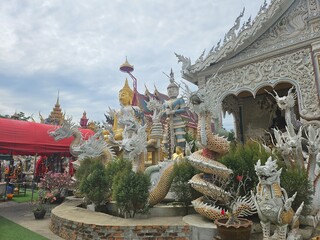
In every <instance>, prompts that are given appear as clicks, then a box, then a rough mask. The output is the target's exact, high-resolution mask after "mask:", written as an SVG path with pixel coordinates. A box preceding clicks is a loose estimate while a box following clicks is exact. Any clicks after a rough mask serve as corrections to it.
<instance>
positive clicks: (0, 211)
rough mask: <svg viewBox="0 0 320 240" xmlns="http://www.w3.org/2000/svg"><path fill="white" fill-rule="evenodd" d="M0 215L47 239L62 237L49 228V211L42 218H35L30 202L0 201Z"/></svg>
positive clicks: (58, 239)
mask: <svg viewBox="0 0 320 240" xmlns="http://www.w3.org/2000/svg"><path fill="white" fill-rule="evenodd" d="M0 215H1V216H3V217H5V218H7V219H9V220H11V221H13V222H15V223H17V224H19V225H21V226H23V227H25V228H27V229H29V230H31V231H33V232H36V233H38V234H40V235H42V236H44V237H46V238H48V239H51V240H60V239H62V238H60V237H59V236H57V235H55V234H54V233H53V232H51V230H50V229H49V224H50V212H48V211H47V214H46V216H45V218H44V219H41V220H35V218H34V215H33V212H32V211H31V207H30V203H16V202H13V201H6V202H0ZM0 239H1V233H0ZM17 240H19V239H17Z"/></svg>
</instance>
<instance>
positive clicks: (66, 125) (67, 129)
mask: <svg viewBox="0 0 320 240" xmlns="http://www.w3.org/2000/svg"><path fill="white" fill-rule="evenodd" d="M74 127H75V124H74V123H72V120H71V119H67V120H64V122H63V123H62V126H61V127H58V128H55V129H54V130H49V131H48V134H49V135H50V136H51V137H53V138H54V140H55V141H59V140H61V139H64V138H68V137H71V136H72V134H73V128H74Z"/></svg>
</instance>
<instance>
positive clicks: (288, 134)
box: [273, 88, 320, 213]
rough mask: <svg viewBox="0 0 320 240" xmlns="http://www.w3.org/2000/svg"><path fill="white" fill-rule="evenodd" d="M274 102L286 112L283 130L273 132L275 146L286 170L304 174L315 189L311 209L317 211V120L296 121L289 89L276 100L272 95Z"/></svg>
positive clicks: (319, 203) (319, 200) (319, 196)
mask: <svg viewBox="0 0 320 240" xmlns="http://www.w3.org/2000/svg"><path fill="white" fill-rule="evenodd" d="M275 99H276V101H277V103H278V106H279V108H280V109H282V110H285V118H286V127H285V129H286V131H285V132H281V131H280V130H279V129H276V128H275V129H273V132H274V138H275V142H274V145H275V147H276V148H277V149H279V150H280V153H281V155H282V157H283V159H284V161H285V164H286V166H287V167H288V168H299V169H301V170H303V171H306V172H307V175H308V179H309V181H310V183H311V184H312V185H313V187H314V192H315V193H314V196H313V203H312V205H313V210H314V212H315V213H316V212H317V211H319V210H320V207H319V206H320V170H319V167H318V166H317V159H319V158H320V121H317V120H310V121H309V120H308V121H305V120H303V121H301V122H300V121H298V120H297V119H296V118H295V115H294V112H293V109H294V105H295V99H296V93H294V92H293V88H290V89H289V91H288V95H287V96H283V97H279V96H278V94H277V93H276V92H275Z"/></svg>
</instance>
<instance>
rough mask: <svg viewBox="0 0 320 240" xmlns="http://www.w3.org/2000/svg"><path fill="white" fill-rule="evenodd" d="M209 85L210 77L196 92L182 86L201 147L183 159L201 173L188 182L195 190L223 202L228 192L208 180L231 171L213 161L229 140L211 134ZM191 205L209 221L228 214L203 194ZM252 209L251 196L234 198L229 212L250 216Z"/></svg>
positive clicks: (222, 152) (225, 179)
mask: <svg viewBox="0 0 320 240" xmlns="http://www.w3.org/2000/svg"><path fill="white" fill-rule="evenodd" d="M214 77H216V76H214ZM214 77H213V78H214ZM211 87H212V84H210V80H209V81H208V82H207V84H206V86H205V87H204V88H203V89H200V90H198V91H196V92H191V91H189V89H188V88H187V86H186V88H187V90H186V91H185V92H186V94H187V96H186V98H187V99H188V101H187V103H188V105H189V107H190V109H191V110H193V111H194V112H195V113H197V115H198V131H197V141H198V143H199V144H200V145H201V147H202V149H201V150H199V151H196V152H194V153H192V154H191V155H190V156H188V157H187V159H188V161H189V162H190V163H191V165H193V166H194V167H195V168H197V169H198V170H200V171H202V172H203V173H200V174H197V175H195V176H194V177H193V178H192V179H191V180H190V181H189V183H190V184H191V186H192V187H193V188H194V189H195V190H197V191H198V192H201V193H202V194H204V195H206V196H210V197H211V198H212V199H216V200H220V201H223V200H227V199H228V198H229V196H230V193H229V192H226V191H225V190H224V189H222V188H220V187H219V186H217V185H215V184H214V183H212V182H208V180H209V179H210V178H211V179H215V180H216V179H220V180H221V181H222V182H225V181H227V179H229V178H230V177H231V175H232V173H233V172H232V170H231V169H229V168H227V167H226V166H225V165H223V164H222V163H220V162H218V161H217V159H218V158H219V157H220V156H222V155H224V154H226V153H227V152H228V151H229V142H228V141H227V140H226V139H225V138H224V137H220V136H218V135H216V134H214V133H213V132H212V129H211V113H212V111H214V110H213V109H214V106H212V104H211V102H212V101H210V93H212V92H213V91H212V89H211ZM208 176H210V177H208ZM217 198H218V199H217ZM192 204H193V206H194V208H195V210H196V211H197V212H198V213H199V214H201V215H203V216H205V217H207V218H209V219H212V220H215V219H220V218H225V215H224V213H225V214H228V211H227V210H226V209H223V208H221V207H219V206H214V205H212V204H208V203H206V202H204V197H200V198H198V199H196V200H194V201H192ZM254 212H255V206H254V202H253V201H252V199H251V197H244V198H238V199H237V200H236V202H235V203H234V204H233V213H236V214H237V215H238V216H247V215H252V214H253V213H254Z"/></svg>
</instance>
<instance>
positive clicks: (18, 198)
mask: <svg viewBox="0 0 320 240" xmlns="http://www.w3.org/2000/svg"><path fill="white" fill-rule="evenodd" d="M31 198H32V190H31V189H27V192H26V195H25V196H24V194H23V193H20V194H19V195H17V194H14V196H13V198H12V200H8V201H14V202H17V203H24V202H30V201H31ZM37 199H38V190H36V189H35V190H33V200H37Z"/></svg>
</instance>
